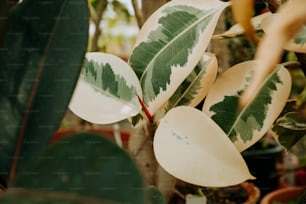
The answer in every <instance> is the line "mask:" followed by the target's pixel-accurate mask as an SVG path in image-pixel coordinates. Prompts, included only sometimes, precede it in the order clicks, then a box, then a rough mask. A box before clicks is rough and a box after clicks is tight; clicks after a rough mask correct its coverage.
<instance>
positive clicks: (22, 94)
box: [0, 0, 88, 179]
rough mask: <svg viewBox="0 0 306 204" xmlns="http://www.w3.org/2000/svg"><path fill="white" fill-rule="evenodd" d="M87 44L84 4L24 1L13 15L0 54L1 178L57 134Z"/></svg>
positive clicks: (63, 0)
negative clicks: (55, 132)
mask: <svg viewBox="0 0 306 204" xmlns="http://www.w3.org/2000/svg"><path fill="white" fill-rule="evenodd" d="M87 40H88V6H87V1H86V0H54V1H49V0H40V1H36V0H24V1H22V3H20V4H18V6H16V8H15V9H14V11H13V12H12V15H11V16H10V21H9V25H8V32H7V35H6V37H5V40H4V45H3V48H1V50H0V64H1V67H0V112H1V114H0V124H1V127H2V131H1V135H0V138H1V142H0V161H1V165H0V173H1V174H0V176H1V177H3V178H5V179H7V177H8V174H9V172H10V170H11V167H12V166H13V168H15V167H16V166H17V169H20V168H22V167H23V166H24V164H25V163H26V162H28V160H29V159H30V158H32V157H33V155H35V154H37V153H38V152H40V151H41V150H42V149H43V148H44V147H45V146H46V144H47V142H48V140H49V138H50V137H51V136H52V135H53V132H54V131H55V130H56V129H57V128H58V125H59V123H60V121H61V119H62V116H63V114H64V112H65V110H66V107H67V105H68V103H69V100H70V97H71V94H72V91H73V89H74V86H75V83H76V80H77V79H78V75H79V72H80V68H81V64H82V61H83V56H84V55H85V50H86V47H87ZM12 164H13V165H12ZM17 164H18V165H17ZM11 172H13V174H14V172H15V169H13V170H12V171H11ZM13 174H12V175H13Z"/></svg>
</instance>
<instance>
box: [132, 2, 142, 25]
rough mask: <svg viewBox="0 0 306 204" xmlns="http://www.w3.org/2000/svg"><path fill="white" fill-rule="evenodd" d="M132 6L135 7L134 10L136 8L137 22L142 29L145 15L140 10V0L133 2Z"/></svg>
mask: <svg viewBox="0 0 306 204" xmlns="http://www.w3.org/2000/svg"><path fill="white" fill-rule="evenodd" d="M132 5H133V8H134V12H135V17H136V20H137V24H138V27H139V28H141V27H142V25H143V23H144V19H143V15H142V11H141V9H140V6H139V4H138V0H132Z"/></svg>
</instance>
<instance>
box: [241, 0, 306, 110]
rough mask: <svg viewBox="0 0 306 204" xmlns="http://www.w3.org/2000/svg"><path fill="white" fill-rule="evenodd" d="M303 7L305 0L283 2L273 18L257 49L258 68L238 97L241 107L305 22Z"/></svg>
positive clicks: (305, 15) (305, 14)
mask: <svg viewBox="0 0 306 204" xmlns="http://www.w3.org/2000/svg"><path fill="white" fill-rule="evenodd" d="M305 8H306V1H305V0H291V1H288V2H286V3H285V4H283V6H282V7H281V9H280V10H279V12H278V15H277V17H276V18H273V20H272V22H271V24H270V26H269V27H268V28H267V30H266V34H265V36H264V38H263V39H262V42H261V43H260V44H259V47H258V49H257V53H256V56H255V59H256V61H257V65H258V68H257V69H256V70H255V73H254V77H253V80H252V83H251V84H250V85H249V87H248V88H247V89H246V90H245V92H244V94H243V95H242V97H241V98H240V105H241V106H242V107H244V106H245V105H246V104H248V103H249V102H250V101H251V100H252V99H253V97H254V96H255V95H256V94H255V93H256V91H257V88H258V87H259V86H260V84H261V83H262V82H263V81H264V79H265V78H266V76H267V75H268V74H269V73H271V72H272V71H273V70H274V69H275V67H276V64H278V62H279V61H280V59H281V56H282V53H283V47H284V46H285V45H286V44H287V43H288V42H289V41H290V40H291V39H292V37H293V36H294V35H295V34H296V33H297V32H298V31H299V30H300V29H301V28H302V26H303V25H304V23H305V22H306V13H305Z"/></svg>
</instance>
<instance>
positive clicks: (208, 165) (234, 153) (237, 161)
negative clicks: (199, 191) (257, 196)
mask: <svg viewBox="0 0 306 204" xmlns="http://www.w3.org/2000/svg"><path fill="white" fill-rule="evenodd" d="M153 148H154V153H155V156H156V159H157V161H158V162H159V163H160V165H161V166H162V167H163V168H164V169H165V170H166V171H168V172H169V173H170V174H172V175H173V176H175V177H177V178H179V179H181V180H183V181H185V182H188V183H192V184H196V185H201V186H214V187H221V186H230V185H235V184H238V183H241V182H243V181H245V180H247V179H253V178H254V177H253V176H252V175H251V174H250V172H249V171H248V168H247V165H246V163H245V162H244V160H243V158H242V156H241V154H240V153H239V152H238V150H237V149H236V147H235V146H234V145H233V143H232V142H231V141H230V140H229V138H228V137H227V135H226V134H225V133H224V132H223V131H222V129H221V128H220V127H219V126H218V125H217V124H216V123H215V122H213V121H212V120H211V119H210V118H209V117H208V116H206V115H205V114H204V113H203V112H201V111H199V110H197V109H195V108H192V107H188V106H180V107H176V108H174V109H172V110H170V111H169V112H168V113H167V114H166V116H165V117H164V118H163V119H162V120H161V122H160V124H159V126H158V128H157V130H156V134H155V137H154V142H153Z"/></svg>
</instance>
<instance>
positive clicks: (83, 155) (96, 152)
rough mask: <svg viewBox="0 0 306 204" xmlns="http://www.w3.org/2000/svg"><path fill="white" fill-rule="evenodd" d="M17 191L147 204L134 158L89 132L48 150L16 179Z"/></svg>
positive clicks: (66, 139) (58, 142) (113, 144)
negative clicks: (65, 194)
mask: <svg viewBox="0 0 306 204" xmlns="http://www.w3.org/2000/svg"><path fill="white" fill-rule="evenodd" d="M33 175H35V179H33ZM14 188H17V189H30V190H37V191H41V192H50V193H57V192H59V193H70V194H75V195H76V196H85V197H88V198H93V199H98V200H99V199H101V200H109V201H114V202H117V203H135V204H143V203H144V200H145V192H144V189H145V188H144V184H143V180H142V176H141V175H140V172H139V170H138V169H137V167H136V165H135V163H134V162H133V160H132V158H130V156H129V155H128V154H127V153H126V152H125V151H124V150H122V149H121V148H120V147H119V146H117V145H116V144H115V143H114V142H113V141H111V140H109V139H108V138H107V137H106V136H104V135H100V134H94V133H86V132H85V133H78V134H73V135H67V136H65V137H64V138H62V139H60V140H58V141H57V142H56V143H55V144H54V145H52V146H50V148H48V149H46V150H45V151H44V152H43V153H42V154H41V155H39V156H38V157H36V159H35V160H33V161H32V162H31V163H30V164H29V165H28V166H27V167H26V168H25V169H24V171H23V172H22V173H21V174H20V175H19V176H18V177H17V178H16V182H15V184H14ZM59 195H60V194H59ZM131 195H133V196H131ZM88 203H90V202H88Z"/></svg>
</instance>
